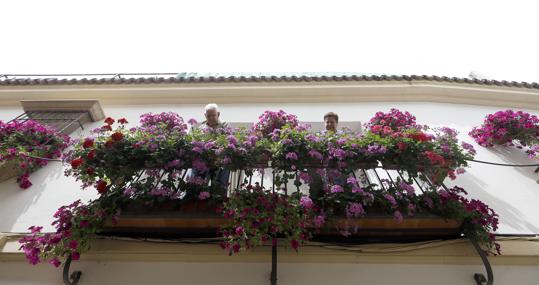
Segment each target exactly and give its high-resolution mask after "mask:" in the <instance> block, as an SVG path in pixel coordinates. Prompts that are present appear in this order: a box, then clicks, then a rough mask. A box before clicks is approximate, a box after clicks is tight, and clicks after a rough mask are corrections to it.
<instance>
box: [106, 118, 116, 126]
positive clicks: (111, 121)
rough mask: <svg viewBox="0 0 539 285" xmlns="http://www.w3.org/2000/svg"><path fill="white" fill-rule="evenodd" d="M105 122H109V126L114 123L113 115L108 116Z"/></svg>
mask: <svg viewBox="0 0 539 285" xmlns="http://www.w3.org/2000/svg"><path fill="white" fill-rule="evenodd" d="M105 124H107V125H109V126H110V125H112V124H114V119H113V118H111V117H107V118H106V119H105Z"/></svg>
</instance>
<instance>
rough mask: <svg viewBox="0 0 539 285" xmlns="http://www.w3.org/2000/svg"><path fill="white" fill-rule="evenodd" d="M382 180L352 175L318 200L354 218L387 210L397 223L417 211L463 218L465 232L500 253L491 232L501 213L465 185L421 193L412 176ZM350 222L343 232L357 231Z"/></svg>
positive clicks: (330, 213)
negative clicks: (378, 182) (368, 180)
mask: <svg viewBox="0 0 539 285" xmlns="http://www.w3.org/2000/svg"><path fill="white" fill-rule="evenodd" d="M381 183H382V184H383V185H376V184H370V185H366V184H365V183H364V182H362V181H359V180H358V179H356V178H353V177H349V178H348V179H347V181H346V183H345V184H343V185H339V184H333V185H328V186H327V188H328V189H329V191H326V193H325V195H324V196H323V197H321V198H320V200H319V201H318V202H319V204H320V205H322V206H321V207H322V209H323V210H324V212H325V213H326V214H327V215H328V217H333V216H338V215H343V216H345V217H346V218H347V219H350V220H354V219H357V218H361V217H364V216H366V215H368V214H375V215H376V214H384V213H386V214H391V215H393V218H394V220H395V222H396V223H402V222H403V220H404V219H405V218H407V217H413V216H415V215H417V214H436V215H439V216H441V217H444V218H447V219H454V220H457V221H462V222H463V232H464V234H465V235H466V236H467V237H468V238H470V239H475V240H477V241H479V242H481V243H483V244H486V245H488V249H489V250H490V251H491V252H493V253H495V254H499V253H500V247H499V244H497V243H496V239H495V236H494V235H493V234H491V232H492V231H496V230H497V228H498V215H497V214H496V213H495V212H494V210H492V209H491V208H489V207H488V206H487V205H486V204H484V203H483V202H481V201H479V200H475V199H471V200H470V199H468V198H466V195H467V193H466V191H464V189H463V188H461V187H458V186H455V187H453V188H437V186H435V185H432V186H430V187H429V186H426V185H423V186H422V188H421V192H418V191H416V188H415V186H414V184H413V182H412V180H411V179H408V181H406V180H404V179H401V178H397V179H396V181H390V180H386V179H382V181H381ZM328 219H330V218H328ZM347 224H348V225H349V226H348V227H347V228H344V229H340V230H341V233H342V234H343V235H350V234H351V231H352V232H353V231H357V227H355V225H354V223H353V221H350V222H349V223H347Z"/></svg>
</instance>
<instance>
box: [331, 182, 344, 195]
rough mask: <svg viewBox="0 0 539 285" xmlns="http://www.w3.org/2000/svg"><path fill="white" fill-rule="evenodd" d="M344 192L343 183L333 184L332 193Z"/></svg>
mask: <svg viewBox="0 0 539 285" xmlns="http://www.w3.org/2000/svg"><path fill="white" fill-rule="evenodd" d="M342 192H344V189H343V188H342V186H341V185H337V184H335V185H333V186H331V193H342Z"/></svg>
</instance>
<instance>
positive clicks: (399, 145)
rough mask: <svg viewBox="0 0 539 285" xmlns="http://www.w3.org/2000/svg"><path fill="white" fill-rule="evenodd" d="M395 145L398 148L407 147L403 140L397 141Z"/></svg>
mask: <svg viewBox="0 0 539 285" xmlns="http://www.w3.org/2000/svg"><path fill="white" fill-rule="evenodd" d="M397 147H398V148H399V149H400V150H405V149H407V148H408V145H407V144H406V143H404V142H398V143H397Z"/></svg>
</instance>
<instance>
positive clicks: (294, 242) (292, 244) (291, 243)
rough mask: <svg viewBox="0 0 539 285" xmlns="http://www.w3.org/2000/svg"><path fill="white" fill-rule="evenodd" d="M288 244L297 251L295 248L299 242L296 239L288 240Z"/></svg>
mask: <svg viewBox="0 0 539 285" xmlns="http://www.w3.org/2000/svg"><path fill="white" fill-rule="evenodd" d="M290 245H291V246H292V248H293V249H294V250H296V251H297V250H298V247H299V242H298V241H297V240H295V239H293V240H291V241H290Z"/></svg>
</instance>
